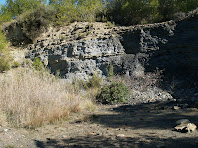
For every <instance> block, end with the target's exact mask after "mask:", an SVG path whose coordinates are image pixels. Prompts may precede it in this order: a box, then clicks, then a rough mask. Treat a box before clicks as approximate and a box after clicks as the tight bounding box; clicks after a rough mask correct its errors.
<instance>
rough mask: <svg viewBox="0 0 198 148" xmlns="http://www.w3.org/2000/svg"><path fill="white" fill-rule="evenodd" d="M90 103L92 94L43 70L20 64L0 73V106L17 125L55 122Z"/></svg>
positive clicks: (31, 125) (25, 125) (39, 124)
mask: <svg viewBox="0 0 198 148" xmlns="http://www.w3.org/2000/svg"><path fill="white" fill-rule="evenodd" d="M89 106H93V102H92V101H91V100H89V98H82V97H81V95H80V93H79V92H77V91H76V90H75V91H74V90H73V88H72V87H71V86H68V85H67V84H66V83H64V82H61V81H59V80H57V79H55V78H54V77H53V76H51V75H49V74H45V73H44V72H43V73H40V72H38V71H34V70H32V69H30V68H18V69H15V70H11V71H9V72H8V73H6V74H1V75H0V108H1V110H2V112H3V113H4V114H5V115H6V116H7V120H8V122H9V123H12V124H13V125H14V126H17V127H28V128H32V127H37V126H41V125H43V124H48V123H53V122H56V121H59V120H62V119H67V118H68V116H69V115H70V113H71V112H80V111H82V110H83V109H87V107H89Z"/></svg>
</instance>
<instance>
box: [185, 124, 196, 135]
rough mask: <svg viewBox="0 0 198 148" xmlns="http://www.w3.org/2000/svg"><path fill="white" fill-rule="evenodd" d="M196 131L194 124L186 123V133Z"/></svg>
mask: <svg viewBox="0 0 198 148" xmlns="http://www.w3.org/2000/svg"><path fill="white" fill-rule="evenodd" d="M196 129H197V126H196V125H195V124H194V123H188V124H187V130H188V133H190V132H194V131H195V130H196Z"/></svg>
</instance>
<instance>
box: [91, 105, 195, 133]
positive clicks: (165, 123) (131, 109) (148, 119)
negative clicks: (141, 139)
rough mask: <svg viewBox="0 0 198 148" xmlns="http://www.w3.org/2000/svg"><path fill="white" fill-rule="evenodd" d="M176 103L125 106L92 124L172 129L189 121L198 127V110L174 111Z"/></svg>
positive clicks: (94, 119)
mask: <svg viewBox="0 0 198 148" xmlns="http://www.w3.org/2000/svg"><path fill="white" fill-rule="evenodd" d="M176 104H177V103H176V102H164V103H162V102H157V103H148V104H140V105H135V106H132V105H124V106H119V107H116V108H113V109H111V110H112V114H98V115H94V118H93V120H92V122H94V123H98V124H102V125H105V126H107V127H113V128H119V127H122V126H125V127H130V128H131V129H162V130H163V129H170V130H171V129H172V128H173V127H174V126H175V122H176V121H177V120H179V119H186V118H187V119H188V120H190V121H191V122H192V123H195V124H196V125H198V109H196V108H187V107H185V108H183V109H178V110H174V109H173V106H174V105H176Z"/></svg>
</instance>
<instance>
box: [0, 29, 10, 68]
mask: <svg viewBox="0 0 198 148" xmlns="http://www.w3.org/2000/svg"><path fill="white" fill-rule="evenodd" d="M11 60H12V59H11V56H10V54H9V51H8V49H7V41H6V37H5V36H4V34H3V33H2V31H1V29H0V72H3V71H6V70H9V69H10V62H11Z"/></svg>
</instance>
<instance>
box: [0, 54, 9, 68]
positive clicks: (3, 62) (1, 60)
mask: <svg viewBox="0 0 198 148" xmlns="http://www.w3.org/2000/svg"><path fill="white" fill-rule="evenodd" d="M10 68H11V67H10V58H8V57H5V56H1V57H0V72H3V71H7V70H9V69H10Z"/></svg>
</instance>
